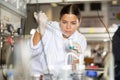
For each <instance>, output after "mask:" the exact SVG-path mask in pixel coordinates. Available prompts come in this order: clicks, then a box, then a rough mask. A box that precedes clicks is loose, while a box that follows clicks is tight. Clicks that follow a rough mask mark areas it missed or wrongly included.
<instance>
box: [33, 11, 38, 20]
mask: <svg viewBox="0 0 120 80" xmlns="http://www.w3.org/2000/svg"><path fill="white" fill-rule="evenodd" d="M34 18H35V19H36V20H37V18H38V15H37V12H34Z"/></svg>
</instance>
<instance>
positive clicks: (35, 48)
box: [30, 34, 47, 57]
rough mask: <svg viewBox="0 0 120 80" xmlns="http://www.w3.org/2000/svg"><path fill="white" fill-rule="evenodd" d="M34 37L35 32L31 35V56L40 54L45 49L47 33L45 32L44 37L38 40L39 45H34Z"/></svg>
mask: <svg viewBox="0 0 120 80" xmlns="http://www.w3.org/2000/svg"><path fill="white" fill-rule="evenodd" d="M33 37H34V34H33V35H32V36H31V39H30V48H31V56H32V57H33V56H37V55H40V54H42V51H43V49H44V48H45V46H44V45H45V44H44V43H45V42H46V40H47V39H46V34H44V36H43V38H42V40H41V41H39V42H38V44H37V45H35V46H34V45H33Z"/></svg>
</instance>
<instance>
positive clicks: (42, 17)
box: [34, 11, 48, 35]
mask: <svg viewBox="0 0 120 80" xmlns="http://www.w3.org/2000/svg"><path fill="white" fill-rule="evenodd" d="M34 18H35V19H36V21H37V23H38V28H37V32H39V33H41V35H44V32H45V28H46V23H47V21H48V17H47V16H46V14H45V13H43V12H42V11H40V12H39V13H37V12H34Z"/></svg>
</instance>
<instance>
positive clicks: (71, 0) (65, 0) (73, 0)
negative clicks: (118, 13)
mask: <svg viewBox="0 0 120 80" xmlns="http://www.w3.org/2000/svg"><path fill="white" fill-rule="evenodd" d="M76 1H79V2H80V1H83V2H85V1H112V0H64V2H76Z"/></svg>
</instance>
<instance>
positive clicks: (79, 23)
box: [77, 19, 82, 27]
mask: <svg viewBox="0 0 120 80" xmlns="http://www.w3.org/2000/svg"><path fill="white" fill-rule="evenodd" d="M81 22H82V19H80V20H79V22H78V25H77V26H78V27H79V26H80V25H81Z"/></svg>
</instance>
